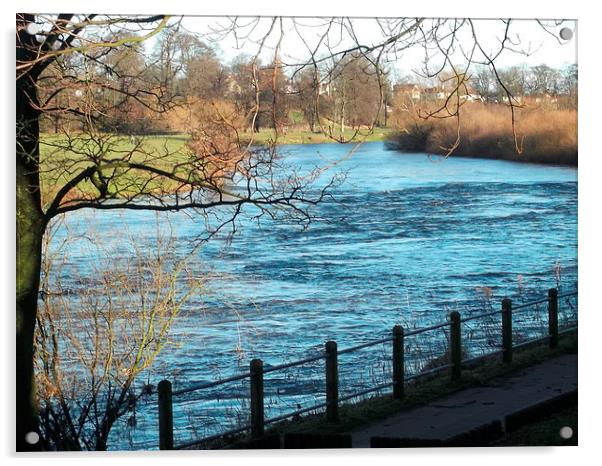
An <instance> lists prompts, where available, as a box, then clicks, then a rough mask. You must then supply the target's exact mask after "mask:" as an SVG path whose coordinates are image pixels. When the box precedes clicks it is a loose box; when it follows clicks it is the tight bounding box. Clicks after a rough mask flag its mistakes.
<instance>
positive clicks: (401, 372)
mask: <svg viewBox="0 0 602 466" xmlns="http://www.w3.org/2000/svg"><path fill="white" fill-rule="evenodd" d="M404 378H405V362H404V335H403V327H402V326H401V325H396V326H395V327H393V398H394V399H396V400H401V399H402V398H403V389H404V387H403V386H404Z"/></svg>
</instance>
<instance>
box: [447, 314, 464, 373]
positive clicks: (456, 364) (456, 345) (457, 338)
mask: <svg viewBox="0 0 602 466" xmlns="http://www.w3.org/2000/svg"><path fill="white" fill-rule="evenodd" d="M449 320H450V321H451V326H450V329H449V361H450V363H451V374H452V379H453V380H458V379H459V378H460V377H461V376H462V318H461V317H460V313H459V312H458V311H453V312H452V313H450V314H449Z"/></svg>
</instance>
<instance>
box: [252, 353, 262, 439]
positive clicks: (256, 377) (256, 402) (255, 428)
mask: <svg viewBox="0 0 602 466" xmlns="http://www.w3.org/2000/svg"><path fill="white" fill-rule="evenodd" d="M249 372H250V373H251V435H252V436H253V437H261V436H262V435H263V427H264V422H263V416H264V410H263V362H262V361H261V359H253V360H252V361H251V364H250V365H249Z"/></svg>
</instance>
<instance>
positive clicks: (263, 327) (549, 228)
mask: <svg viewBox="0 0 602 466" xmlns="http://www.w3.org/2000/svg"><path fill="white" fill-rule="evenodd" d="M279 150H280V152H281V155H282V158H283V160H285V161H286V163H287V164H291V165H295V166H299V167H300V169H301V170H302V171H303V170H306V171H307V170H309V169H310V168H311V167H313V166H315V165H328V164H331V163H334V166H333V167H332V168H331V169H330V170H328V171H327V172H326V173H325V174H324V176H325V177H329V176H331V175H332V174H333V173H336V172H338V171H344V172H345V173H346V179H345V181H344V182H343V183H342V185H340V186H338V187H337V188H336V189H335V190H334V192H333V198H332V199H331V198H326V199H325V200H324V201H323V202H322V203H321V204H319V205H317V206H315V208H314V210H313V211H312V213H313V214H314V215H315V217H316V219H315V220H314V221H313V222H312V223H311V224H310V226H309V228H307V229H302V228H300V227H299V226H298V225H295V224H294V223H293V222H290V221H287V220H282V221H278V220H275V221H272V220H269V219H263V220H262V221H261V222H260V223H259V224H257V223H255V222H252V221H250V220H248V219H246V218H245V217H244V216H243V217H242V218H241V219H240V222H239V231H238V232H237V234H236V235H235V236H234V237H233V239H232V241H226V240H225V239H224V238H221V237H217V238H215V239H213V240H212V241H210V242H209V243H207V244H206V245H205V246H203V247H202V248H200V249H198V250H196V251H195V252H194V254H193V255H192V256H191V257H190V258H189V268H190V269H191V270H193V271H194V273H195V274H198V275H199V276H204V277H206V284H205V288H204V290H203V293H201V294H200V295H198V296H194V297H193V298H192V299H191V301H190V302H189V303H188V304H187V306H186V308H185V309H184V310H183V312H182V314H181V315H180V316H179V317H178V319H177V321H176V322H175V324H174V326H173V331H172V340H173V342H174V343H175V344H174V345H173V346H171V347H170V348H169V349H168V350H166V351H164V352H163V353H161V354H160V355H159V357H158V359H157V361H156V364H155V365H154V368H153V369H152V370H151V371H150V372H149V374H148V375H145V377H147V378H148V380H149V381H150V382H152V383H157V382H158V381H159V380H161V379H162V378H169V379H171V380H173V381H174V388H175V389H178V388H183V387H185V386H187V385H188V384H190V383H191V382H193V381H194V382H198V381H210V380H212V379H214V378H217V377H225V376H228V375H232V374H236V373H238V372H241V371H243V370H245V369H246V368H247V367H248V362H249V361H250V360H251V359H252V358H255V357H259V358H261V359H262V360H263V361H264V364H266V365H269V364H272V365H274V364H279V363H281V362H284V361H288V360H294V359H298V358H302V357H305V356H308V355H311V354H315V353H316V352H317V351H318V350H319V349H320V348H322V347H323V344H324V342H325V341H327V340H330V339H333V340H336V341H337V342H338V344H339V348H342V347H347V346H350V345H353V344H357V343H362V342H364V341H368V340H370V339H374V338H378V337H382V336H386V335H388V334H389V332H390V329H391V327H392V326H393V325H395V324H403V325H405V326H406V327H421V326H426V325H429V324H434V323H438V322H443V321H445V319H446V316H447V314H448V313H449V312H450V311H452V310H458V311H460V312H462V313H463V315H470V313H474V312H479V311H480V310H482V309H484V308H485V307H487V306H495V307H497V306H498V305H499V301H500V300H501V299H502V298H503V297H505V296H509V297H512V298H513V299H517V300H519V302H520V301H521V300H522V301H524V302H526V301H528V300H529V299H537V298H541V297H543V296H545V293H546V290H547V289H548V288H550V287H553V286H557V285H558V284H559V283H560V287H561V289H565V290H572V289H574V288H575V286H576V281H577V170H576V169H575V168H571V167H561V166H548V165H536V164H522V163H513V162H505V161H497V160H486V159H476V158H475V159H469V158H458V157H453V156H452V157H450V158H448V159H446V160H443V159H432V158H430V157H429V156H427V155H426V154H400V153H397V152H393V151H387V150H385V148H384V146H383V144H382V143H380V142H374V143H365V144H363V145H361V146H360V147H359V149H357V151H356V152H355V153H353V154H352V155H351V156H348V152H349V146H344V145H337V144H324V145H299V146H283V147H281V148H280V149H279ZM335 162H336V163H335ZM156 218H157V217H156V214H154V213H152V212H144V211H136V212H127V213H123V212H117V211H105V212H95V211H89V210H82V211H78V212H74V213H72V214H69V216H68V217H67V218H66V220H65V223H64V225H62V226H61V229H60V231H59V232H58V237H57V239H56V241H58V239H60V237H61V236H66V235H67V234H68V233H67V232H69V234H70V235H74V233H75V236H77V234H78V233H79V234H82V235H83V233H84V232H85V231H88V230H89V229H90V225H92V224H93V225H94V229H95V230H94V231H96V233H95V234H97V235H99V237H101V238H103V240H104V241H105V249H106V251H107V256H111V255H116V256H119V255H127V254H128V253H130V252H131V251H130V252H128V248H127V247H126V246H125V245H124V244H125V241H124V237H125V236H127V234H131V235H133V236H135V237H136V238H137V241H138V242H139V244H140V245H142V246H143V247H144V245H145V244H147V245H149V247H151V246H152V244H153V242H156V233H157V230H156V228H155V227H154V225H155V223H156ZM159 221H160V222H163V221H164V218H163V217H160V218H159ZM169 225H170V229H171V231H172V232H173V235H174V237H175V238H176V239H177V240H178V244H179V246H178V247H180V248H181V254H183V255H186V254H188V251H190V250H191V248H192V245H191V242H190V241H191V240H193V239H194V238H195V237H198V235H199V231H202V229H203V225H204V223H203V222H202V221H199V220H198V219H195V218H190V216H189V215H187V214H183V213H172V214H170V215H169ZM82 238H83V236H82ZM84 243H85V240H84V239H82V240H81V245H80V246H78V244H79V243H78V242H77V240H76V241H75V242H74V243H72V244H71V246H70V249H69V257H68V260H67V262H68V264H69V267H66V268H65V269H64V272H63V273H64V274H65V275H66V276H65V277H64V281H65V280H66V281H69V280H70V279H73V277H74V276H75V275H77V276H79V277H81V276H85V275H86V273H87V272H86V271H87V270H90V268H91V265H93V264H95V263H97V262H98V257H95V256H94V255H93V254H90V253H89V250H88V249H86V247H85V246H84ZM70 277H71V278H70ZM73 283H74V285H73V286H76V285H75V280H73ZM444 337H445V335H443V334H442V335H441V336H440V338H444ZM433 344H434V343H433ZM426 346H427V347H428V344H427V345H426ZM378 351H380V352H381V353H382V354H383V356H382V358H381V359H382V360H384V359H386V357H385V356H386V355H387V354H388V349H386V348H380V349H377V352H378ZM383 358H384V359H383ZM381 359H378V358H377V360H379V361H381ZM320 367H321V366H319V365H318V366H317V367H316V368H315V371H316V374H318V375H316V380H314V379H312V376H311V375H309V373H301V372H296V373H295V372H291V373H288V374H285V375H283V376H282V377H280V378H278V377H275V378H274V379H272V380H271V381H266V385H267V387H268V388H266V390H267V391H268V393H272V394H273V395H274V396H273V397H272V398H271V399H270V400H268V401H266V407H267V409H268V415H269V414H270V413H272V414H273V415H276V414H278V413H281V412H282V410H283V409H284V408H285V407H286V408H289V409H290V408H292V409H295V407H298V406H305V405H306V404H307V403H310V402H315V399H318V400H319V397H318V398H315V395H311V396H310V393H312V392H316V390H317V391H318V392H319V391H320V388H319V387H320V386H321V385H320V382H319V380H318V379H319V376H321V374H322V372H320V371H321V369H320ZM354 367H355V366H353V365H352V366H351V367H347V368H345V365H344V364H343V363H342V367H341V374H342V375H341V376H342V379H343V381H342V382H341V386H342V389H341V390H342V392H343V393H345V390H346V389H347V388H345V387H348V388H349V389H351V387H354V388H356V389H357V388H358V387H359V388H361V387H363V386H369V382H371V381H372V380H376V379H378V378H379V377H380V376H379V374H377V373H378V372H379V371H380V372H386V370H387V369H384V368H380V367H379V366H378V364H377V365H376V366H375V365H372V366H370V367H366V368H364V372H362V371H358V370H357V367H355V368H354ZM345 380H347V381H348V384H347V385H345V383H344V382H345ZM223 390H230V392H227V391H226V392H224V391H223ZM245 390H246V388H245V387H244V386H241V387H238V388H236V387H234V388H231V389H224V388H222V391H221V392H218V391H213V392H211V391H210V392H208V393H205V394H202V395H201V394H199V395H197V397H196V398H195V397H194V396H191V397H188V398H185V399H183V402H182V405H184V406H180V405H177V406H176V407H174V410H175V413H176V420H175V424H176V439H177V440H180V441H186V440H190V439H191V438H195V437H197V436H203V435H208V434H212V433H215V432H218V431H219V430H220V429H221V430H225V429H226V428H231V427H233V426H235V425H237V422H244V421H245V418H244V416H245V414H244V412H245V403H246V401H245V395H244V394H245V393H246V391H245ZM270 390H272V392H270ZM228 393H230V395H229V394H228ZM285 395H290V397H291V398H290V399H288V400H287V399H286V396H285ZM312 396H313V397H314V398H312ZM217 398H219V399H217ZM224 400H226V401H224ZM227 400H230V401H227ZM232 400H235V401H232ZM312 400H314V401H312ZM155 406H156V405H155V404H154V401H150V402H149V404H148V405H147V406H141V407H140V408H139V412H138V413H137V428H136V429H134V430H133V432H130V433H128V435H131V438H130V439H129V440H128V435H126V434H125V433H124V429H123V428H120V427H119V426H118V427H117V428H116V429H115V431H114V433H113V435H112V441H111V448H131V447H133V448H156V446H157V440H156V439H157V432H156V431H157V427H156V426H157V420H156V407H155ZM130 442H131V445H130Z"/></svg>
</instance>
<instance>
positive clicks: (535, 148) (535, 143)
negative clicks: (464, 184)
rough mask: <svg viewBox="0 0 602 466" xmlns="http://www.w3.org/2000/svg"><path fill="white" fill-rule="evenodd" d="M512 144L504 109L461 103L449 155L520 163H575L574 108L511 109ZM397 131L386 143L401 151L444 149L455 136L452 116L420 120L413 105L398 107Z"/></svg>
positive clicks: (508, 111) (509, 117) (508, 122)
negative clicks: (513, 115) (457, 139)
mask: <svg viewBox="0 0 602 466" xmlns="http://www.w3.org/2000/svg"><path fill="white" fill-rule="evenodd" d="M515 111H516V114H517V116H516V132H517V136H518V140H519V143H520V146H521V148H522V152H521V153H518V152H517V150H516V147H515V144H514V137H513V132H512V119H511V115H510V110H509V108H508V107H507V106H504V105H485V104H481V103H467V104H465V105H463V106H462V108H461V113H460V144H459V146H458V147H457V148H456V149H455V150H454V152H453V155H456V156H462V157H480V158H493V159H505V160H514V161H522V162H537V163H558V164H567V165H577V111H576V110H545V109H542V108H517V109H515ZM394 123H395V125H396V126H397V127H398V128H399V130H400V131H399V132H398V133H397V134H395V135H394V136H392V138H391V140H390V141H389V146H390V147H391V148H393V149H397V150H400V151H402V152H411V151H420V152H429V153H433V154H445V153H446V150H447V148H448V147H450V146H451V145H452V144H453V143H454V141H455V140H456V137H457V132H458V124H457V123H458V122H457V120H456V119H455V118H445V119H422V118H420V117H419V116H418V114H417V112H416V111H414V110H413V109H407V110H406V111H405V112H403V113H401V112H398V113H397V114H396V116H395V120H394Z"/></svg>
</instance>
